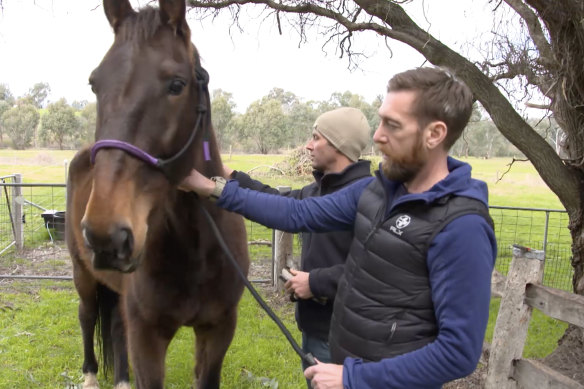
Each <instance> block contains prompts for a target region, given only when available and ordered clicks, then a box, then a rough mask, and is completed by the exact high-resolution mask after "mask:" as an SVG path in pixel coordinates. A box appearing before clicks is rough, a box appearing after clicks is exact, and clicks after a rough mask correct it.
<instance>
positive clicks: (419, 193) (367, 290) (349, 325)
mask: <svg viewBox="0 0 584 389" xmlns="http://www.w3.org/2000/svg"><path fill="white" fill-rule="evenodd" d="M472 104H473V96H472V93H471V91H470V89H469V88H468V87H467V86H466V85H465V84H464V83H463V82H461V81H460V80H458V79H457V78H456V77H454V76H453V75H452V74H451V73H450V72H448V71H446V70H443V69H438V68H417V69H412V70H408V71H406V72H403V73H399V74H397V75H395V76H394V77H393V78H392V79H391V80H390V81H389V83H388V87H387V94H386V96H385V99H384V101H383V104H382V105H381V107H380V108H379V116H380V124H379V127H378V129H377V131H376V132H375V134H374V136H373V140H374V141H375V143H376V144H377V146H378V148H379V151H380V152H381V154H382V156H383V161H382V163H381V169H380V170H381V171H377V172H376V176H375V177H372V178H369V179H368V178H365V179H362V180H360V181H357V182H356V183H354V184H353V185H350V186H348V187H346V188H344V189H342V190H340V191H338V192H335V193H333V194H331V195H328V196H323V197H318V198H308V199H304V200H293V199H289V198H283V197H278V196H272V195H266V194H261V193H258V192H254V191H249V190H246V189H241V188H239V187H238V184H237V182H236V181H230V182H228V183H227V184H226V185H223V184H222V183H221V182H218V181H217V180H209V179H207V178H206V177H203V176H202V175H201V174H199V173H198V172H197V171H193V172H192V173H191V175H190V176H189V177H187V178H186V179H185V181H183V183H182V186H183V188H184V190H194V191H196V192H197V193H198V194H199V195H201V196H210V197H211V198H216V199H217V202H216V204H217V205H218V206H220V207H222V208H225V209H228V210H230V211H234V212H238V213H241V214H242V215H244V216H245V217H247V218H249V219H252V220H255V221H257V222H259V223H261V224H264V225H266V226H268V227H271V228H277V229H280V230H284V231H290V232H297V231H310V232H324V231H332V230H352V231H353V241H352V243H351V248H350V250H349V255H348V257H347V261H346V264H345V271H344V274H343V276H342V277H341V279H340V280H339V283H338V289H337V294H336V297H335V302H334V307H333V316H332V320H331V329H330V333H329V343H330V352H331V358H332V362H333V363H318V364H317V365H315V366H311V367H309V368H307V369H306V370H305V371H304V375H305V377H306V378H308V379H310V380H311V384H312V387H313V388H318V389H320V388H329V389H330V388H333V389H334V388H338V389H344V388H345V389H346V388H352V389H379V388H408V389H411V388H439V387H441V386H442V385H443V384H444V383H446V382H448V381H451V380H454V379H457V378H461V377H464V376H466V375H468V374H470V373H471V372H472V371H473V370H474V369H475V368H476V365H477V363H478V360H479V357H480V354H481V349H482V343H483V339H484V334H485V330H486V326H487V321H488V316H489V302H490V286H491V273H492V270H493V267H494V264H495V258H496V254H497V245H496V241H495V234H494V231H493V228H492V220H491V218H490V217H489V214H488V202H487V200H488V193H487V185H486V184H485V183H484V182H482V181H478V180H475V179H473V178H471V167H470V166H469V165H468V164H466V163H463V162H461V161H457V160H455V159H453V158H451V157H449V156H448V151H449V150H450V148H451V147H452V145H453V144H454V142H456V140H457V139H458V138H459V137H460V135H461V134H462V131H463V130H464V128H465V126H466V124H467V123H468V120H469V118H470V115H471V111H472Z"/></svg>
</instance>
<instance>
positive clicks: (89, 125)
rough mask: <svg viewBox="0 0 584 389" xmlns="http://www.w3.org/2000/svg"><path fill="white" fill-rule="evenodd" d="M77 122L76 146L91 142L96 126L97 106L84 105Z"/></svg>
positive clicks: (93, 104) (91, 104) (92, 104)
mask: <svg viewBox="0 0 584 389" xmlns="http://www.w3.org/2000/svg"><path fill="white" fill-rule="evenodd" d="M78 120H79V131H78V133H77V137H76V145H77V146H81V145H85V144H89V143H91V142H93V141H94V139H95V128H96V126H97V104H96V103H95V102H93V103H88V104H86V105H85V106H84V107H83V109H82V110H81V113H80V115H79V118H78Z"/></svg>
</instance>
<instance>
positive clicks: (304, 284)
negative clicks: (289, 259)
mask: <svg viewBox="0 0 584 389" xmlns="http://www.w3.org/2000/svg"><path fill="white" fill-rule="evenodd" d="M290 273H291V274H292V275H293V276H294V277H292V278H291V279H290V280H288V281H287V282H286V283H285V284H284V288H286V292H288V293H290V294H293V295H295V296H296V297H298V298H301V299H309V298H311V297H312V292H311V291H310V284H309V283H308V277H309V275H310V274H309V273H307V272H304V271H298V270H295V269H290Z"/></svg>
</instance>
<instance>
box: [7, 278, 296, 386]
mask: <svg viewBox="0 0 584 389" xmlns="http://www.w3.org/2000/svg"><path fill="white" fill-rule="evenodd" d="M35 285H36V286H31V283H24V282H20V283H18V282H17V283H16V285H14V286H12V287H11V288H10V289H11V291H4V290H3V291H2V294H1V295H0V359H1V360H2V361H3V362H2V365H3V366H2V369H0V387H1V388H24V387H33V386H34V387H40V388H64V387H66V385H67V384H68V383H70V382H73V383H79V382H81V364H82V347H81V331H80V329H79V324H78V322H77V315H76V312H77V304H78V298H77V294H76V292H75V291H74V288H73V286H72V284H71V283H70V282H54V281H44V282H40V283H35ZM15 291H16V292H15ZM278 314H279V316H280V318H281V319H282V320H283V321H284V323H285V324H286V326H287V327H288V328H289V329H290V330H291V332H292V333H293V334H294V335H295V337H296V340H297V341H300V340H299V333H298V331H297V330H296V327H295V324H294V317H293V314H292V313H291V311H290V310H289V309H288V310H285V311H284V310H279V311H278ZM166 366H167V373H166V374H167V380H166V384H165V387H166V388H181V389H182V388H188V387H190V385H191V384H192V380H193V366H194V335H193V331H192V330H191V329H190V328H186V327H185V328H183V329H181V330H180V331H179V333H178V334H177V336H176V337H175V338H174V339H173V341H172V343H171V344H170V346H169V350H168V355H167V361H166ZM99 380H100V387H101V388H111V387H112V384H111V382H110V381H111V380H106V379H104V377H103V376H102V375H101V374H100V375H99ZM266 382H267V383H269V382H272V385H275V383H278V387H280V388H298V387H301V386H302V385H303V383H304V381H303V378H302V372H301V368H300V360H299V358H297V357H296V354H294V352H293V351H292V348H291V347H290V346H289V345H288V343H287V341H286V339H285V338H284V336H283V335H282V334H281V333H280V332H279V330H278V328H277V327H276V325H275V324H274V323H273V322H272V321H271V319H270V318H268V317H267V315H266V314H265V313H264V312H263V311H262V310H261V309H260V308H259V306H258V305H257V303H256V302H255V300H253V298H252V297H251V295H250V294H249V293H248V292H247V291H246V292H245V293H244V296H243V299H242V301H241V303H240V305H239V319H238V326H237V330H236V333H235V337H234V339H233V342H232V344H231V347H230V348H229V351H228V353H227V355H226V357H225V362H224V365H223V374H222V383H223V384H222V387H225V388H250V389H251V388H266V387H275V386H269V385H268V386H266V385H265V384H264V383H266Z"/></svg>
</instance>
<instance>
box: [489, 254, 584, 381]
mask: <svg viewBox="0 0 584 389" xmlns="http://www.w3.org/2000/svg"><path fill="white" fill-rule="evenodd" d="M543 263H544V252H543V251H540V250H531V249H528V248H526V247H521V246H514V247H513V260H512V262H511V265H510V267H509V273H508V275H507V277H504V276H503V275H501V274H500V273H499V272H497V271H495V272H494V273H493V277H492V288H491V290H492V295H493V296H497V297H501V305H500V308H499V314H498V316H497V321H496V323H495V331H494V334H493V343H492V345H491V352H490V356H489V363H488V371H487V380H486V384H485V388H486V389H505V388H578V389H584V385H582V384H580V383H578V382H576V381H574V380H572V379H570V378H568V377H566V376H564V375H562V374H560V373H559V372H557V371H555V370H552V369H550V368H549V367H547V366H545V365H543V364H542V363H540V362H538V361H534V360H528V359H523V358H522V354H523V347H524V345H525V339H526V337H527V328H528V326H529V320H530V319H531V312H532V310H533V308H536V309H539V310H540V311H541V312H543V313H544V314H546V315H548V316H550V317H553V318H555V319H558V320H562V321H565V322H567V323H570V324H573V325H576V326H579V327H584V296H581V295H577V294H573V293H568V292H565V291H563V290H559V289H553V288H548V287H545V286H542V285H541V282H542V279H543Z"/></svg>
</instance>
